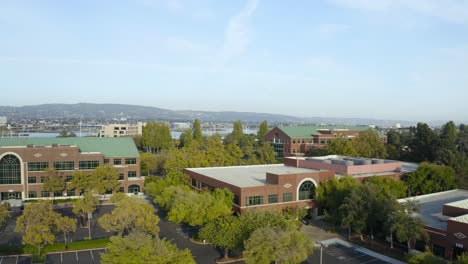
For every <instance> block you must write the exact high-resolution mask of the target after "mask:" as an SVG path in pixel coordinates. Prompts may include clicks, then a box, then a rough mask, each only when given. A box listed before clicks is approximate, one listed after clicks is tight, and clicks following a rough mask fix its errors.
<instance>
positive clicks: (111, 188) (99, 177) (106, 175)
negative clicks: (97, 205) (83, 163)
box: [92, 164, 120, 194]
mask: <svg viewBox="0 0 468 264" xmlns="http://www.w3.org/2000/svg"><path fill="white" fill-rule="evenodd" d="M92 179H93V183H94V189H95V190H96V191H97V193H98V194H105V193H106V192H117V191H118V190H119V188H120V182H119V172H118V171H117V170H116V169H115V168H113V167H111V166H109V165H108V164H105V165H101V166H99V167H97V168H96V169H94V172H93V175H92Z"/></svg>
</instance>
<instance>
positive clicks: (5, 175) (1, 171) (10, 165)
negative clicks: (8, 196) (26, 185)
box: [0, 154, 21, 184]
mask: <svg viewBox="0 0 468 264" xmlns="http://www.w3.org/2000/svg"><path fill="white" fill-rule="evenodd" d="M0 184H21V162H20V160H19V159H18V157H16V156H15V155H11V154H10V155H5V156H3V157H2V159H1V160H0Z"/></svg>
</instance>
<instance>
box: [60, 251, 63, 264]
mask: <svg viewBox="0 0 468 264" xmlns="http://www.w3.org/2000/svg"><path fill="white" fill-rule="evenodd" d="M60 263H63V253H62V252H60Z"/></svg>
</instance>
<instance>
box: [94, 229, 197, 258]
mask: <svg viewBox="0 0 468 264" xmlns="http://www.w3.org/2000/svg"><path fill="white" fill-rule="evenodd" d="M110 240H111V242H110V243H109V245H108V246H107V253H106V254H103V255H102V260H101V262H102V263H103V264H121V263H132V264H195V260H194V259H193V257H192V255H191V253H190V250H189V249H184V250H179V249H178V248H177V247H176V246H175V245H173V244H171V243H170V242H169V241H167V240H165V239H159V238H158V237H153V236H151V235H149V234H146V233H141V232H132V233H130V234H129V235H128V236H125V237H121V236H114V237H111V238H110Z"/></svg>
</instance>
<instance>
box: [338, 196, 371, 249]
mask: <svg viewBox="0 0 468 264" xmlns="http://www.w3.org/2000/svg"><path fill="white" fill-rule="evenodd" d="M361 190H362V189H361V188H359V187H355V188H353V189H352V191H351V193H350V194H349V196H347V197H345V199H344V201H343V204H342V205H341V206H340V207H339V210H340V211H341V212H342V215H343V218H342V220H341V224H342V226H344V227H347V228H348V239H351V230H354V232H355V233H356V234H358V235H359V236H360V237H361V240H364V239H363V237H362V234H363V232H364V231H365V228H366V225H367V221H368V217H369V211H368V201H366V200H365V198H364V196H363V195H361V193H360V192H361Z"/></svg>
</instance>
